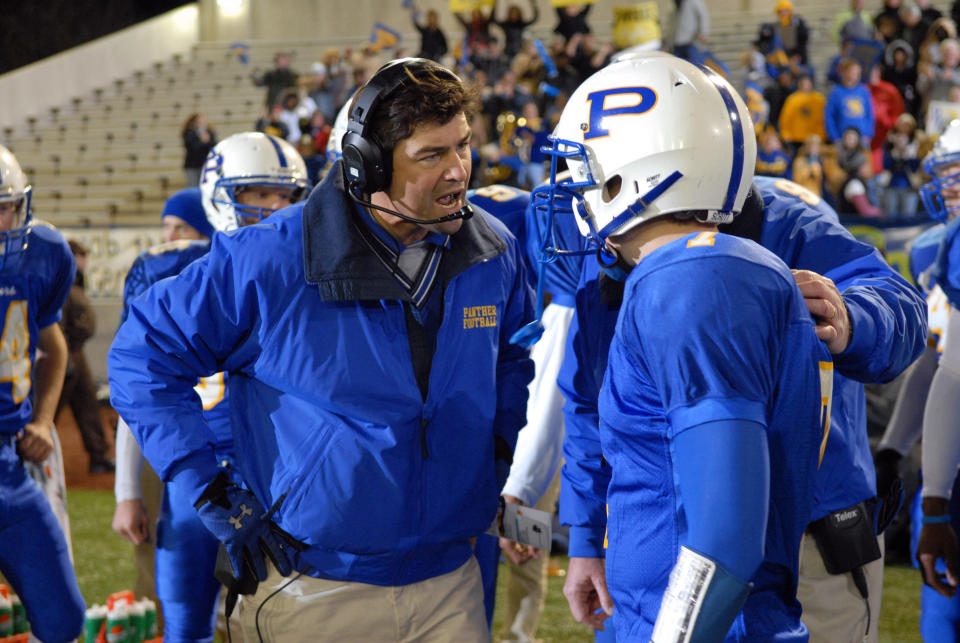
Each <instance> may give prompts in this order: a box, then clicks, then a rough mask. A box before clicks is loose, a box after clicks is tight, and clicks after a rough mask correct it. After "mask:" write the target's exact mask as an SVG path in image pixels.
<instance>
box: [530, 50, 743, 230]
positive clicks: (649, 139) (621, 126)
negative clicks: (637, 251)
mask: <svg viewBox="0 0 960 643" xmlns="http://www.w3.org/2000/svg"><path fill="white" fill-rule="evenodd" d="M551 140H552V144H553V146H552V149H550V150H548V154H549V155H550V156H552V157H554V158H553V159H552V161H553V162H552V163H551V178H550V182H549V184H548V186H547V188H546V189H547V190H550V191H551V192H552V194H551V198H552V199H559V200H560V201H557V204H558V205H557V207H563V205H564V204H563V203H562V201H563V200H565V206H566V207H567V208H569V207H570V199H571V197H572V198H573V201H574V206H575V207H574V210H575V211H576V212H577V215H578V225H579V227H580V232H581V233H582V234H583V235H585V236H588V237H593V238H594V240H595V241H596V245H600V246H602V245H603V241H604V240H605V239H606V238H607V237H608V236H609V235H611V234H614V233H623V232H626V231H627V230H629V229H631V228H633V227H635V226H637V225H639V224H640V223H642V222H644V221H648V220H650V219H653V218H656V217H660V216H663V215H666V214H674V215H679V216H684V217H686V216H689V217H695V218H696V219H697V220H699V221H703V222H709V223H726V222H729V221H731V220H732V219H733V217H734V216H735V215H736V214H738V213H739V212H740V209H741V207H742V206H743V202H744V200H745V199H746V196H747V192H748V191H749V190H750V185H751V183H752V181H753V172H754V165H755V163H756V156H757V143H756V136H755V134H754V129H753V123H752V121H751V120H750V114H749V112H748V111H747V107H746V105H745V104H744V102H743V100H742V99H741V98H740V96H739V95H738V94H737V92H736V90H735V89H734V88H733V87H732V86H731V85H730V84H729V83H728V82H727V81H726V80H724V79H723V78H722V77H720V76H719V75H718V74H716V73H715V72H713V71H712V70H710V69H708V68H706V67H701V66H698V65H694V64H692V63H690V62H687V61H685V60H682V59H680V58H677V57H675V56H672V55H670V54H666V53H663V52H637V53H631V54H630V55H629V56H625V57H624V58H623V59H621V60H618V61H617V62H615V63H612V64H610V65H609V66H607V67H605V68H603V69H601V70H600V71H598V72H597V73H595V74H594V75H593V76H591V77H590V78H588V79H587V80H586V81H584V82H583V84H581V85H580V87H579V88H577V90H576V91H575V92H574V93H573V95H572V96H571V97H570V99H569V100H568V101H567V105H566V107H564V110H563V113H562V114H561V116H560V121H559V123H558V124H557V127H556V129H555V130H554V132H553V135H552V137H551ZM558 158H565V159H566V161H567V166H568V167H569V168H570V173H571V177H570V179H568V180H564V181H557V178H556V160H557V159H558Z"/></svg>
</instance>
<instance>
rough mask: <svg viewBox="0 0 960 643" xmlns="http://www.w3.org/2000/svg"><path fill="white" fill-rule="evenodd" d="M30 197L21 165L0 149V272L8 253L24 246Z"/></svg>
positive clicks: (30, 191) (29, 188) (30, 210)
mask: <svg viewBox="0 0 960 643" xmlns="http://www.w3.org/2000/svg"><path fill="white" fill-rule="evenodd" d="M32 197H33V188H32V187H31V186H30V184H29V183H28V182H27V175H26V174H24V172H23V170H22V169H21V168H20V163H19V162H17V159H16V157H15V156H14V155H13V153H12V152H11V151H10V150H8V149H7V148H6V147H4V146H2V145H0V253H2V258H0V269H2V267H3V265H4V264H5V263H6V258H7V256H8V255H9V254H10V253H12V252H16V251H18V250H20V249H23V247H24V246H25V243H24V242H25V238H26V234H27V231H28V226H29V225H30V223H31V221H32V220H33V211H32V208H31V203H32ZM8 217H9V219H8ZM8 221H9V223H8Z"/></svg>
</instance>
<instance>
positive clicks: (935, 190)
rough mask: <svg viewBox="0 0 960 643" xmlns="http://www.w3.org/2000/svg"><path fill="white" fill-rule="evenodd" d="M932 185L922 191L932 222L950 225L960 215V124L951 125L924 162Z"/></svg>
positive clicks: (924, 167)
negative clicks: (948, 223) (951, 220)
mask: <svg viewBox="0 0 960 643" xmlns="http://www.w3.org/2000/svg"><path fill="white" fill-rule="evenodd" d="M923 171H924V172H926V173H927V174H928V175H929V176H930V177H931V179H930V182H929V183H927V184H926V185H924V186H922V187H921V188H920V199H921V200H922V201H923V205H924V207H925V208H926V209H927V214H929V215H930V218H932V219H934V220H935V221H940V222H941V223H947V222H948V221H949V220H950V219H952V218H954V217H955V216H956V215H957V214H958V213H960V120H958V121H952V122H951V123H950V124H949V125H947V127H946V129H945V130H944V131H943V134H941V135H940V138H938V139H937V143H936V145H934V147H933V149H932V150H931V151H930V153H929V154H928V155H927V157H926V158H925V159H924V161H923Z"/></svg>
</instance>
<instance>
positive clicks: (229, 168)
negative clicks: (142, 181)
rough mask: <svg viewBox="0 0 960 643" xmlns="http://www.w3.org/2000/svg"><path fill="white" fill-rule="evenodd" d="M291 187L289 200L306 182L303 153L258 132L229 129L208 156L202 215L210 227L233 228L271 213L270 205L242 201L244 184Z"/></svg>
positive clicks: (303, 192)
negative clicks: (239, 197) (226, 135)
mask: <svg viewBox="0 0 960 643" xmlns="http://www.w3.org/2000/svg"><path fill="white" fill-rule="evenodd" d="M254 186H256V187H267V188H272V189H277V190H290V191H291V202H292V203H295V202H296V201H299V200H300V199H302V198H303V197H304V196H305V195H306V193H307V188H308V187H309V184H308V181H307V168H306V164H305V163H304V161H303V158H302V157H301V156H300V154H299V153H298V152H297V150H296V149H295V148H294V147H293V146H292V145H290V143H288V142H286V141H284V140H282V139H279V138H276V137H274V136H270V135H268V134H263V133H260V132H243V133H240V134H234V135H233V136H230V137H228V138H225V139H224V140H222V141H220V143H218V144H217V145H216V146H215V147H214V148H213V149H212V150H210V154H209V155H208V156H207V160H206V162H205V164H204V167H203V174H202V177H201V179H200V191H201V194H202V199H203V208H204V211H205V212H206V215H207V220H208V221H210V225H212V226H213V228H214V229H215V230H220V231H227V230H234V229H236V228H239V227H242V226H244V225H247V224H248V223H250V219H256V220H260V219H263V218H266V217H268V216H270V215H271V214H272V213H273V209H272V208H267V207H257V206H252V205H244V204H243V203H241V202H240V201H239V200H238V196H239V194H240V193H241V192H243V191H244V190H245V189H249V188H252V187H254Z"/></svg>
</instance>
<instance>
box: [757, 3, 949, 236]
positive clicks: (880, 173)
mask: <svg viewBox="0 0 960 643" xmlns="http://www.w3.org/2000/svg"><path fill="white" fill-rule="evenodd" d="M775 12H776V20H775V21H772V22H770V23H766V24H763V25H761V26H760V28H759V32H758V36H757V38H756V40H755V41H754V42H753V47H752V49H751V50H750V51H749V53H748V55H747V56H746V57H745V70H746V77H745V80H744V82H745V85H746V90H747V95H748V99H750V101H751V112H752V113H753V114H754V116H755V120H756V125H757V131H758V133H759V134H758V135H759V136H760V140H759V143H760V153H759V155H758V160H757V170H758V172H762V173H764V174H772V175H775V176H783V177H785V178H792V179H793V180H795V181H797V182H798V183H801V184H802V185H804V186H805V187H807V188H809V189H810V190H811V191H813V192H815V193H817V194H820V195H822V196H823V197H825V198H826V199H827V200H828V201H829V202H831V203H832V204H833V205H834V206H835V207H836V208H837V210H838V211H840V212H842V213H850V214H852V213H856V214H859V215H861V216H864V217H870V218H880V219H884V220H889V221H904V220H911V219H915V218H922V217H923V213H922V212H920V211H919V202H918V199H917V196H916V188H917V186H919V185H920V184H921V183H922V182H923V180H924V179H923V176H922V170H921V160H922V159H923V157H924V155H925V154H926V152H927V151H928V150H929V148H930V145H931V144H932V143H931V139H932V138H933V137H935V136H936V135H937V134H939V132H938V131H931V132H929V133H928V132H926V131H925V126H926V125H927V124H932V129H933V130H938V129H939V128H940V127H941V124H942V121H943V120H944V118H949V114H952V113H953V112H954V110H955V109H956V107H951V106H950V105H951V104H954V103H957V102H958V101H960V41H958V40H957V38H956V33H957V29H956V22H955V19H956V18H957V17H958V16H957V15H956V14H958V13H960V2H955V3H954V5H953V10H952V11H951V15H949V16H945V15H943V14H942V13H941V12H940V11H939V10H937V9H936V8H934V7H931V6H930V2H929V1H928V0H919V1H917V0H913V1H911V0H884V1H883V3H882V6H881V7H880V10H879V11H878V12H877V13H872V12H871V11H870V10H868V8H867V7H866V3H865V1H864V0H850V4H849V6H848V7H846V8H844V9H843V10H841V11H839V12H838V13H837V15H836V18H835V19H834V21H833V25H832V31H831V34H832V36H833V38H834V40H835V42H836V43H837V46H838V52H837V55H836V56H835V57H834V58H833V60H832V61H831V62H830V64H829V65H828V66H827V68H826V69H822V70H817V69H814V68H813V67H812V66H811V62H810V58H809V55H808V51H807V43H808V40H809V33H810V29H809V28H808V26H807V25H806V23H805V21H804V20H803V18H802V17H801V16H798V15H797V14H796V12H795V9H794V5H793V3H792V2H791V1H790V0H780V1H779V2H778V3H777V4H776V7H775ZM817 81H819V84H818V82H817ZM817 87H820V89H817ZM928 134H929V135H928Z"/></svg>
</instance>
